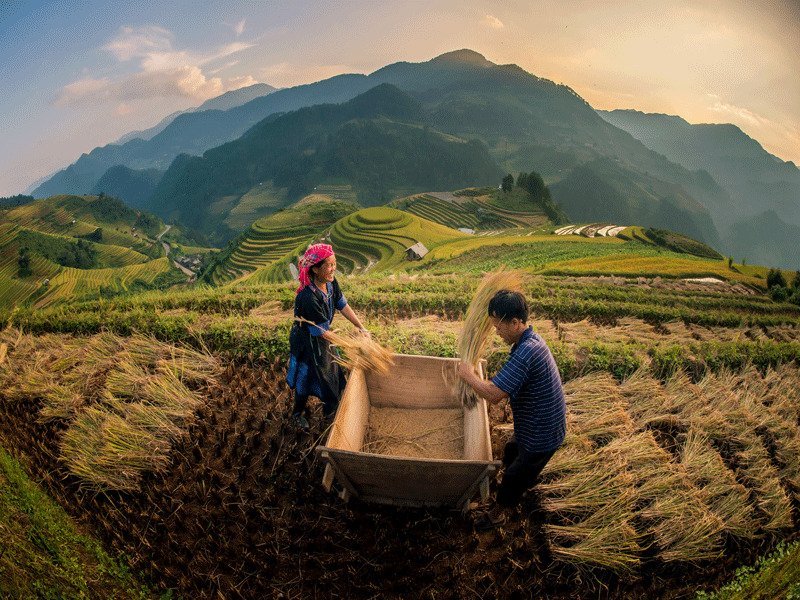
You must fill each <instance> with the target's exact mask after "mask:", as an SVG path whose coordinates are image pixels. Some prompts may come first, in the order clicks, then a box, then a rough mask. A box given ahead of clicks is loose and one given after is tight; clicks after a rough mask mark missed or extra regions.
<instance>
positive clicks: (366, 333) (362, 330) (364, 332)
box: [358, 327, 372, 339]
mask: <svg viewBox="0 0 800 600" xmlns="http://www.w3.org/2000/svg"><path fill="white" fill-rule="evenodd" d="M358 333H359V334H361V335H363V336H364V337H365V338H367V339H371V338H372V334H371V333H370V332H369V329H367V328H366V327H359V328H358Z"/></svg>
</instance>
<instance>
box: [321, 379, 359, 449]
mask: <svg viewBox="0 0 800 600" xmlns="http://www.w3.org/2000/svg"><path fill="white" fill-rule="evenodd" d="M369 396H370V394H369V391H368V390H367V382H366V378H365V377H364V370H363V369H353V371H352V372H351V373H350V377H349V379H348V380H347V387H346V388H345V391H344V393H343V394H342V399H341V402H340V403H339V410H338V411H337V412H336V418H335V420H334V421H333V427H331V433H330V435H329V436H328V441H327V444H326V445H327V446H328V447H329V448H336V449H338V450H350V451H352V452H358V451H360V450H361V447H362V446H363V445H364V436H365V435H366V433H367V424H368V423H369V406H370V401H369Z"/></svg>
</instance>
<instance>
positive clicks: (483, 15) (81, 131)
mask: <svg viewBox="0 0 800 600" xmlns="http://www.w3.org/2000/svg"><path fill="white" fill-rule="evenodd" d="M459 48H471V49H473V50H476V51H478V52H480V53H481V54H483V55H484V56H486V58H487V59H489V60H491V61H493V62H496V63H516V64H518V65H520V66H521V67H523V68H524V69H525V70H527V71H529V72H531V73H533V74H535V75H538V76H540V77H545V78H548V79H551V80H553V81H556V82H558V83H563V84H566V85H568V86H570V87H572V88H573V89H574V90H575V91H576V92H578V94H580V95H581V96H582V97H583V98H585V99H586V100H587V101H588V102H589V103H590V104H591V105H592V106H594V107H595V108H603V109H612V108H635V109H638V110H643V111H647V112H663V113H668V114H675V115H680V116H682V117H683V118H685V119H686V120H688V121H689V122H691V123H724V122H729V123H735V124H736V125H738V126H739V127H741V128H742V129H743V130H744V131H745V132H746V133H747V134H749V135H750V136H751V137H753V138H755V139H756V140H758V141H759V142H760V143H761V144H762V145H763V146H764V147H765V148H766V149H767V150H768V151H770V152H772V153H773V154H775V155H777V156H779V157H780V158H783V159H785V160H793V161H795V162H796V163H798V164H800V76H798V73H800V0H776V1H773V2H769V1H765V0H751V1H749V2H745V1H738V0H698V1H669V0H640V1H639V2H630V1H619V2H616V1H602V0H593V1H589V0H587V1H584V0H580V1H579V0H572V1H571V0H558V1H552V2H551V1H544V2H535V1H531V0H520V1H517V0H511V1H504V2H499V1H498V2H492V1H489V2H486V1H477V0H444V1H440V2H430V1H428V2H414V1H407V2H403V1H397V2H391V3H385V2H379V1H377V0H375V1H368V0H362V1H358V2H357V1H352V2H302V1H286V2H267V1H261V2H248V1H244V0H211V1H205V2H202V3H192V2H187V1H184V0H175V1H170V2H163V1H159V2H153V1H151V0H137V1H135V2H126V3H121V2H111V1H91V0H90V1H82V2H75V1H74V0H72V1H61V0H53V1H38V2H37V1H19V2H18V1H15V0H11V1H8V0H0V80H1V81H2V86H0V136H1V137H0V139H2V143H0V196H4V195H10V194H13V193H19V192H21V191H22V190H23V189H25V188H26V187H27V186H28V185H30V184H31V183H32V182H33V181H34V180H36V179H38V178H41V177H44V176H47V175H50V174H51V173H52V172H53V171H55V170H56V169H58V168H62V167H64V166H66V165H68V164H70V163H72V162H74V161H75V160H76V159H77V158H78V156H79V155H80V154H81V153H82V152H88V151H90V150H91V149H92V148H94V147H96V146H100V145H104V144H107V143H109V142H113V141H115V140H116V139H117V138H119V137H120V136H122V135H123V134H125V133H127V132H129V131H132V130H137V129H145V128H147V127H150V126H152V125H154V124H155V123H157V122H159V121H160V120H161V119H162V118H163V117H164V116H166V115H167V114H170V113H172V112H174V111H176V110H180V109H185V108H189V107H192V106H197V105H198V104H200V103H202V102H203V101H204V100H206V99H208V98H211V97H214V96H217V95H219V94H221V93H223V92H225V91H227V90H230V89H235V88H238V87H242V86H245V85H249V84H252V83H255V82H264V83H269V84H271V85H273V86H276V87H286V86H292V85H296V84H300V83H308V82H312V81H316V80H319V79H322V78H325V77H330V76H332V75H335V74H338V73H345V72H355V73H370V72H372V71H374V70H376V69H378V68H380V67H382V66H384V65H386V64H389V63H392V62H397V61H401V60H405V61H410V62H421V61H425V60H429V59H431V58H433V57H434V56H436V55H438V54H441V53H443V52H447V51H450V50H456V49H459Z"/></svg>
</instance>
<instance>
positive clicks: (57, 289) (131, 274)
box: [35, 256, 172, 307]
mask: <svg viewBox="0 0 800 600" xmlns="http://www.w3.org/2000/svg"><path fill="white" fill-rule="evenodd" d="M171 270H172V265H171V263H170V260H169V259H168V258H167V257H166V256H165V257H162V258H158V259H156V260H151V261H149V262H146V263H140V264H134V265H131V266H127V267H120V268H114V269H74V268H72V267H62V268H61V270H60V271H59V272H58V274H57V275H54V276H53V277H52V278H51V279H50V284H49V286H48V287H47V288H46V290H44V291H43V292H42V295H41V296H40V297H38V298H37V300H36V304H35V305H36V306H37V307H44V306H48V305H49V304H52V303H53V302H56V301H58V300H66V299H69V298H73V297H80V296H84V295H92V294H97V293H99V292H100V290H101V288H105V289H107V290H109V291H110V292H121V291H127V290H128V289H130V288H131V286H132V285H133V284H134V283H135V282H140V283H142V284H152V283H153V282H154V281H155V280H156V278H157V277H159V276H160V275H164V274H166V273H169V272H170V271H171Z"/></svg>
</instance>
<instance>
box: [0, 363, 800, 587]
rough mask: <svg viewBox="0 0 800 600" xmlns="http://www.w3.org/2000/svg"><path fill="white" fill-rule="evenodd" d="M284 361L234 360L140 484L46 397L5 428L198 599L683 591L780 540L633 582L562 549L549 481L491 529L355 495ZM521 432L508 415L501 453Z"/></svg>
mask: <svg viewBox="0 0 800 600" xmlns="http://www.w3.org/2000/svg"><path fill="white" fill-rule="evenodd" d="M282 376H283V367H282V365H280V364H273V365H266V366H265V365H257V364H256V365H253V364H230V365H228V367H227V369H226V371H225V373H224V376H223V377H222V379H221V382H220V384H219V385H216V386H215V387H213V388H212V389H208V390H204V394H205V396H206V397H207V399H208V402H207V405H206V406H205V407H204V408H203V409H201V413H200V418H199V420H198V421H197V423H196V424H195V425H193V426H192V427H191V429H190V431H189V434H188V436H186V437H185V438H184V439H183V441H181V442H180V443H179V444H178V445H177V446H176V447H175V450H174V452H173V455H172V456H173V458H172V464H171V466H170V468H169V470H168V474H167V475H166V476H165V477H156V476H152V475H150V476H147V477H145V480H144V482H143V485H142V488H141V492H139V493H133V494H127V493H109V494H96V493H91V492H88V491H86V490H85V489H81V486H80V484H79V482H78V481H77V480H76V479H75V478H73V477H71V476H69V475H68V474H67V473H66V472H65V470H64V468H63V466H62V465H60V464H59V463H58V461H57V444H58V438H59V435H60V430H59V427H58V426H57V425H53V424H49V425H44V424H41V423H39V422H38V421H37V420H36V415H37V413H38V406H37V403H36V402H35V401H28V402H18V403H13V404H12V403H2V402H0V443H2V444H3V446H4V447H6V448H7V449H9V450H10V451H12V452H13V453H15V454H16V455H17V456H18V457H20V458H21V459H22V461H23V463H24V464H25V465H26V466H27V467H28V469H29V470H30V471H31V472H32V473H33V475H34V476H35V478H37V479H38V480H40V481H42V482H43V483H44V484H45V486H46V488H47V489H48V490H49V491H50V492H51V493H52V494H53V495H54V496H55V497H56V498H57V499H58V501H59V502H60V503H61V504H62V505H63V506H64V507H65V508H66V509H67V510H68V511H69V512H70V513H71V514H72V515H73V516H75V517H76V518H77V519H78V520H79V521H80V522H82V523H84V524H86V525H88V526H89V527H90V528H91V529H92V530H94V531H95V532H96V533H97V534H98V535H99V536H100V537H101V538H102V539H104V540H105V541H106V542H107V543H108V544H109V545H110V546H112V547H113V548H114V550H116V551H118V552H120V553H124V554H125V555H126V556H128V557H130V560H131V563H132V566H133V567H134V568H135V569H137V570H140V571H142V572H143V573H145V574H147V575H149V577H150V578H151V579H152V581H153V582H154V583H155V584H156V585H157V586H163V587H173V588H177V590H178V592H179V594H180V595H181V596H183V597H187V598H239V597H241V598H264V597H276V598H315V597H326V598H327V597H342V598H372V597H381V596H383V597H387V596H388V597H422V598H529V597H541V596H546V597H548V598H578V597H609V598H618V597H626V598H627V597H631V598H653V597H665V598H678V597H688V596H693V594H694V590H695V589H697V588H698V586H701V585H702V586H709V585H713V584H714V583H715V582H716V581H719V580H721V579H722V578H724V577H727V576H729V575H730V573H731V572H732V570H733V569H734V568H735V566H737V565H738V564H741V563H742V562H743V561H747V560H751V559H752V558H753V557H754V556H755V555H756V554H758V553H759V552H762V551H763V550H765V549H766V548H767V547H768V546H770V545H772V544H773V543H774V539H770V538H764V539H762V540H760V541H758V542H755V543H752V544H748V545H747V546H746V547H744V545H729V547H728V548H726V554H725V556H726V558H725V559H724V560H723V561H715V562H713V563H707V564H702V563H701V564H696V565H693V566H692V567H691V568H688V567H686V566H678V567H668V566H665V565H664V563H661V562H658V561H656V560H648V558H647V556H645V557H644V559H643V563H642V567H641V569H640V570H639V572H638V573H637V575H636V576H635V577H633V578H628V579H626V580H625V581H620V580H619V579H618V578H617V577H616V576H615V575H613V574H611V573H608V572H604V571H603V570H593V571H591V572H590V573H589V574H587V573H580V572H578V571H577V570H575V569H574V568H573V567H571V566H570V565H567V564H564V563H561V562H555V561H554V560H553V559H552V556H551V554H550V552H549V549H548V543H547V541H546V538H545V536H544V533H543V525H544V521H545V515H544V513H543V512H542V511H541V510H539V508H538V500H537V498H536V496H535V494H534V495H533V497H532V498H530V499H529V500H528V501H527V502H526V504H525V505H524V506H523V507H522V508H521V509H519V510H517V511H516V512H514V513H512V514H511V515H510V517H511V518H510V520H509V521H508V522H507V524H506V526H504V527H503V528H502V529H499V530H496V531H493V532H488V533H476V532H475V531H474V528H473V523H472V518H471V517H470V516H469V515H462V514H461V513H459V512H454V511H448V510H409V509H406V510H398V509H395V508H389V507H380V506H374V505H364V504H361V503H359V502H358V501H357V500H354V501H351V502H350V503H349V504H344V503H343V502H342V501H341V500H339V498H338V497H337V496H336V495H335V494H333V493H332V494H326V493H325V492H324V491H323V490H322V488H321V485H320V479H321V475H322V466H321V464H320V462H319V461H318V460H317V458H316V455H315V452H314V451H313V450H314V447H315V445H316V443H317V442H318V441H319V440H320V439H321V438H322V436H323V435H324V431H322V429H321V415H320V410H319V407H317V408H316V412H315V414H314V415H313V417H312V430H311V432H310V433H308V434H302V433H298V432H297V431H295V430H294V429H293V428H292V427H290V426H289V424H288V421H287V418H286V415H287V410H288V402H289V394H288V390H287V389H286V387H285V384H284V383H283V381H282ZM491 416H492V420H493V423H495V424H499V423H502V422H504V421H507V420H508V416H509V415H508V414H507V412H506V411H505V410H504V409H502V408H496V409H494V410H493V412H492V415H491ZM506 435H507V429H505V428H494V430H493V445H494V446H495V448H494V451H495V455H496V456H497V455H499V454H500V451H501V448H502V444H503V441H504V436H506ZM794 512H795V517H796V514H797V506H794ZM737 546H738V547H737Z"/></svg>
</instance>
